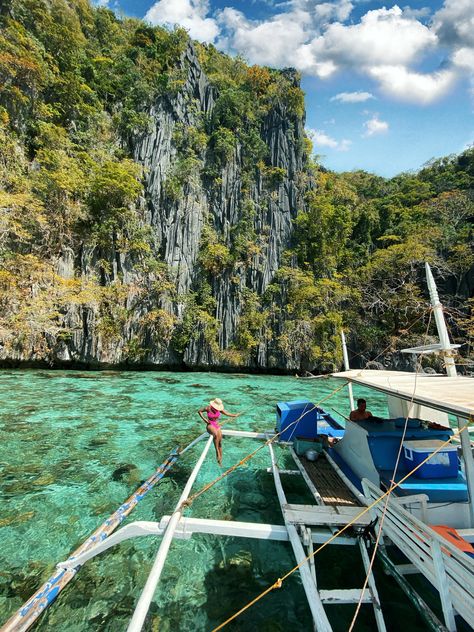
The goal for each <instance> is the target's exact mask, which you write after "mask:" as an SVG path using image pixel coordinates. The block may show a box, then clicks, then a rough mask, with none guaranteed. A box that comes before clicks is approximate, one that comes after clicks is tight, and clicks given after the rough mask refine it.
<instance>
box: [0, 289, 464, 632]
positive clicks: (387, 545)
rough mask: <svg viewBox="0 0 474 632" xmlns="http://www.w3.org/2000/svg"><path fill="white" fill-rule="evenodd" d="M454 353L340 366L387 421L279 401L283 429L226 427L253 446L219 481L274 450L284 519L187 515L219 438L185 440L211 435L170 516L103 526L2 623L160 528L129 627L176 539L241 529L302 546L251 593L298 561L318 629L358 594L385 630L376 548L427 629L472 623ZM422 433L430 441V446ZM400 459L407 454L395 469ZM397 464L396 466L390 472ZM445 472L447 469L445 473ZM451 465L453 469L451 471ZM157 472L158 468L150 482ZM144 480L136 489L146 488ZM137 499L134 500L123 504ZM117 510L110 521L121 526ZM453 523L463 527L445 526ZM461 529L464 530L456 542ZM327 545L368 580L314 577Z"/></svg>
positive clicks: (145, 606) (445, 343) (23, 617)
mask: <svg viewBox="0 0 474 632" xmlns="http://www.w3.org/2000/svg"><path fill="white" fill-rule="evenodd" d="M436 298H437V296H435V297H434V298H433V296H432V300H433V302H434V305H433V308H434V309H435V310H436V309H437V305H438V304H439V301H436V300H435V299H436ZM435 315H436V311H435ZM437 322H438V319H437ZM440 327H442V325H440V324H439V323H438V329H439V328H440ZM443 336H444V337H443ZM440 338H441V342H440V347H439V348H436V349H435V350H438V351H441V352H443V353H448V351H449V352H451V350H452V346H451V345H450V343H449V340H447V333H446V332H445V335H444V334H443V333H442V332H441V334H440ZM422 352H425V351H422ZM449 357H450V356H448V360H447V365H448V367H450V369H449V370H450V372H451V376H439V375H434V376H432V375H424V374H414V373H401V372H390V371H364V370H352V371H350V370H349V371H345V372H343V373H338V374H334V377H336V378H338V379H341V380H343V382H341V386H340V387H339V388H338V389H336V390H340V388H342V387H345V386H346V384H359V385H363V386H366V387H370V388H373V389H376V390H377V391H381V392H383V393H385V394H386V395H387V397H388V410H389V412H390V416H391V417H393V418H396V419H393V418H392V419H390V420H385V421H382V422H380V423H374V421H364V422H357V423H355V422H350V421H349V422H347V424H346V427H345V430H343V428H342V427H341V426H340V425H339V424H338V423H337V422H336V421H335V420H334V419H333V418H332V417H331V415H330V414H328V413H326V412H325V411H324V409H322V408H320V406H318V405H314V404H312V403H311V402H307V401H300V402H290V403H288V402H282V403H279V404H278V406H277V428H275V429H270V430H264V431H262V432H243V431H233V430H227V429H224V430H223V434H224V435H225V437H226V440H233V439H236V438H247V439H252V440H254V441H255V442H256V444H257V447H256V449H255V451H254V452H252V453H250V454H248V455H243V457H242V459H241V461H239V463H236V464H235V466H234V467H233V468H230V469H229V470H228V471H227V472H225V473H223V474H222V475H221V476H220V477H218V479H216V480H215V481H213V483H212V485H214V484H219V482H220V480H221V479H222V478H224V477H226V476H228V475H231V474H232V471H234V470H235V469H237V467H240V466H241V465H243V464H245V462H247V461H248V460H250V459H251V458H252V457H253V455H254V454H255V453H256V452H258V451H260V450H263V449H266V450H268V456H269V463H270V467H269V468H268V475H269V476H270V475H271V476H273V479H274V484H275V492H276V494H275V502H277V503H279V506H280V508H281V513H282V517H283V524H279V525H275V524H262V523H259V522H251V523H250V522H237V521H231V520H222V519H221V518H222V517H220V516H216V519H212V520H210V519H201V518H196V517H192V518H191V517H187V516H186V510H187V508H188V507H189V504H190V503H192V502H193V500H194V498H196V497H197V496H198V495H200V494H202V493H212V485H207V486H205V487H204V488H203V489H200V490H196V489H195V488H194V484H195V481H196V478H197V475H198V473H199V471H200V468H201V467H202V465H203V463H204V461H205V459H206V458H207V455H208V451H209V449H210V447H211V445H212V438H209V437H208V436H207V434H204V435H201V437H198V438H197V439H196V440H195V441H194V442H192V444H190V445H189V446H188V447H187V448H186V450H188V449H190V448H191V447H192V446H196V445H197V446H199V445H201V444H202V443H204V447H203V449H202V451H201V455H200V457H199V458H198V459H197V462H196V464H195V467H194V469H193V471H192V473H191V475H190V477H189V479H188V481H187V483H186V485H185V487H184V489H183V492H182V494H181V497H180V499H179V501H178V503H177V505H176V508H175V511H174V512H173V513H172V514H171V515H166V516H163V517H162V518H161V520H160V521H158V522H133V523H130V524H128V525H126V526H125V527H123V528H121V529H119V530H118V531H116V532H114V533H112V532H111V529H109V528H108V529H107V531H106V532H103V531H101V532H100V533H99V535H98V536H93V537H92V538H89V539H88V540H87V541H86V543H85V544H84V546H82V547H80V548H79V549H78V550H77V551H76V552H75V553H74V554H73V555H71V556H70V557H69V558H68V560H66V561H65V562H62V563H60V564H58V567H57V572H56V574H55V575H54V576H53V577H52V578H51V580H50V581H49V582H47V583H46V584H45V585H44V586H42V587H41V588H40V589H39V590H38V591H37V593H35V595H33V597H32V598H31V599H30V600H29V601H28V602H27V603H26V604H25V605H24V606H23V607H22V608H21V609H20V610H19V611H18V612H17V613H16V614H15V615H14V616H13V617H11V619H10V620H9V621H8V622H7V623H6V624H5V625H4V626H3V627H2V628H1V632H13V631H15V632H18V631H20V630H26V629H28V627H30V625H32V623H33V622H34V621H35V620H36V618H37V617H38V616H39V615H40V614H41V612H42V611H43V610H44V609H45V608H46V607H47V606H48V605H49V604H50V603H51V602H52V601H53V600H54V599H55V598H56V597H57V595H58V594H59V592H60V590H61V588H62V585H63V584H65V583H67V581H69V580H70V579H72V577H73V576H74V574H75V573H76V572H78V571H79V569H80V567H81V566H82V565H83V564H85V563H87V561H88V560H89V559H91V558H92V557H95V556H97V555H99V554H101V553H103V552H104V551H106V550H107V549H109V548H110V547H112V546H114V545H116V544H118V543H119V542H122V541H123V540H126V539H129V538H133V537H139V536H146V535H153V536H155V537H156V536H161V542H160V545H159V548H158V551H157V553H156V557H155V560H154V562H153V565H152V568H151V570H150V574H149V576H148V580H147V582H146V584H145V586H144V588H143V591H142V594H141V596H140V599H139V601H138V603H137V604H136V608H135V611H134V613H133V615H132V616H131V620H130V624H129V627H128V631H129V632H137V631H139V630H141V629H142V627H143V625H144V623H145V620H146V617H147V613H148V610H149V607H150V604H151V602H152V600H153V597H154V594H155V591H156V588H157V585H158V582H159V580H160V576H161V574H162V571H163V568H164V566H165V563H166V557H167V554H168V551H169V548H170V546H172V542H173V539H174V538H181V539H188V538H191V537H192V535H193V534H195V533H208V534H213V535H214V536H215V537H216V538H218V537H220V536H233V537H239V538H244V539H245V538H258V539H262V540H280V541H288V542H289V543H290V545H291V547H292V550H293V553H294V558H295V567H294V568H293V569H289V572H288V574H287V575H285V576H284V577H283V578H281V579H280V578H275V583H274V584H272V585H270V586H269V587H268V588H267V589H266V590H264V591H262V593H261V594H259V595H256V596H255V600H254V601H256V600H260V599H264V598H265V595H266V594H268V593H269V592H271V591H272V590H276V589H278V588H279V586H281V583H282V581H285V579H286V577H287V576H289V575H290V574H291V573H293V572H299V573H300V576H301V581H302V585H303V588H304V591H305V594H306V597H307V601H308V607H309V609H310V611H311V614H312V618H313V622H314V628H315V629H316V630H318V631H321V632H329V631H330V630H332V629H333V628H332V624H331V614H330V612H329V610H330V608H333V607H334V605H337V607H340V606H341V607H342V606H343V605H344V604H352V606H351V607H352V610H354V604H357V607H358V608H359V606H361V605H363V604H365V606H364V607H370V608H372V609H373V613H374V621H375V624H376V627H377V629H378V630H380V631H384V630H386V625H385V621H384V613H383V608H382V606H381V603H380V599H379V595H378V591H377V586H376V582H375V578H374V575H373V573H372V563H373V558H374V556H375V553H378V554H379V555H380V557H381V559H382V561H383V563H384V564H385V565H386V567H387V569H388V570H389V571H390V573H391V574H392V575H393V577H394V580H395V581H397V583H398V584H399V585H400V586H401V587H402V589H403V590H404V591H405V593H406V595H407V598H409V599H410V600H411V603H412V604H413V605H414V607H416V608H417V609H418V610H419V612H420V614H421V615H422V616H423V617H424V620H425V622H426V625H427V629H432V630H439V631H445V630H450V631H454V630H456V629H457V625H458V623H459V621H460V619H462V620H463V621H464V622H465V624H467V626H471V627H474V599H473V595H474V559H473V557H471V556H470V555H469V552H468V550H469V547H470V542H471V541H474V528H473V527H474V524H473V503H472V500H473V490H474V487H473V467H472V465H473V464H472V452H471V443H470V440H469V435H468V428H467V424H468V422H470V421H472V417H473V414H474V402H473V399H474V389H473V387H472V386H473V383H474V382H473V379H472V378H468V377H457V376H455V375H453V362H451V361H449ZM447 415H453V416H455V417H457V419H458V428H457V429H454V430H453V429H452V428H451V427H450V426H449V423H448V417H447ZM420 420H422V421H420ZM328 437H329V438H330V439H339V441H338V442H337V443H335V444H334V443H333V442H332V441H329V440H327V438H328ZM324 438H325V439H326V440H324ZM456 438H460V440H461V443H460V447H461V451H462V462H461V466H460V467H458V461H457V447H455V448H454V452H453V447H452V441H453V439H456ZM433 441H434V442H438V443H433ZM404 442H405V445H403V443H404ZM416 442H418V444H417V443H416ZM426 442H429V443H430V444H429V445H428V446H427V445H426ZM276 443H279V445H280V446H281V447H283V448H284V449H286V450H288V451H289V453H290V454H291V457H292V459H293V462H294V467H293V468H292V469H289V470H288V469H285V470H283V469H281V468H280V467H279V465H278V462H277V459H276V458H275V450H274V446H275V444H276ZM323 444H325V449H324V450H323V449H322V448H323ZM308 448H313V452H316V453H317V454H319V458H317V460H316V461H312V460H311V459H309V458H306V456H305V454H306V455H307V456H311V450H310V451H309V452H308ZM418 448H419V449H418ZM183 452H184V451H182V452H181V454H182V453H183ZM414 455H415V456H414ZM420 455H421V456H420ZM399 456H400V458H399ZM176 458H179V454H178V453H173V454H172V455H170V457H169V458H168V460H167V461H165V464H163V467H162V470H163V469H165V466H166V469H169V467H170V466H171V465H172V463H173V462H174V460H176ZM410 458H411V459H413V466H412V465H411V462H410ZM416 459H418V461H417V460H416ZM397 461H399V465H398V467H397V468H395V464H396V462H397ZM430 462H431V463H430ZM170 464H171V465H170ZM430 468H431V469H430ZM433 468H434V469H433ZM394 469H396V470H397V471H396V472H394ZM440 473H441V474H443V476H441V477H440ZM446 473H447V474H448V475H447V476H444V474H446ZM417 474H418V476H417ZM420 474H421V476H420ZM293 475H296V476H301V477H302V479H303V480H304V481H305V483H306V485H307V488H308V490H309V492H310V494H312V497H313V499H314V502H313V503H312V504H310V505H295V504H291V503H289V502H288V500H287V498H286V495H285V484H284V480H285V478H286V477H289V476H293ZM154 481H155V479H152V482H153V484H154ZM142 488H143V486H142ZM142 488H141V492H140V493H143V489H142ZM139 491H140V490H139ZM146 491H148V488H147V489H146ZM140 493H139V494H138V495H139V496H140ZM135 497H136V495H134V496H132V498H135ZM129 505H130V503H126V510H127V511H128V509H129ZM116 513H117V512H116ZM122 513H123V512H122ZM119 514H120V511H119ZM114 515H115V514H114ZM120 515H121V514H120ZM120 521H121V520H117V519H114V520H112V522H113V524H114V526H117V525H118V524H119V523H120ZM109 522H110V521H106V523H109ZM109 526H110V525H109ZM433 527H436V528H433ZM447 527H450V528H451V529H455V531H449V529H448V528H447ZM453 533H454V536H453V537H451V536H452V534H453ZM450 537H451V539H449V538H450ZM456 538H459V542H457V543H456ZM369 540H370V541H371V543H372V545H371V546H372V554H371V555H369V551H368V548H367V543H368V541H369ZM329 544H337V545H352V548H353V550H354V551H356V552H357V554H360V556H361V559H362V563H363V566H364V568H365V572H366V581H365V582H364V584H363V585H362V586H354V587H353V588H352V589H342V588H341V589H334V590H322V589H320V588H319V587H318V574H320V573H321V572H324V569H323V570H322V571H321V569H320V568H319V567H318V552H319V551H320V550H321V549H322V548H324V547H325V546H327V545H329ZM394 549H396V550H398V552H399V553H402V554H403V556H404V558H405V559H404V560H403V561H401V562H400V561H399V560H398V561H396V562H394V559H393V557H392V556H391V555H390V552H391V551H393V550H394ZM473 552H474V549H473ZM415 573H416V574H419V575H422V576H423V577H424V578H425V579H426V581H427V582H429V584H431V585H432V586H433V587H434V588H435V589H436V591H437V592H438V594H439V600H440V610H441V612H442V619H443V621H441V620H440V618H439V617H437V615H436V614H435V613H433V612H432V611H431V610H430V609H429V608H428V606H427V605H426V603H425V602H424V601H423V599H422V597H421V596H420V595H419V594H417V593H416V592H415V590H414V588H413V587H412V586H411V585H410V583H409V580H408V579H407V576H409V575H411V574H415ZM66 580H67V581H66ZM252 603H253V601H252V602H251V603H249V604H242V605H243V609H242V610H240V611H239V612H237V613H233V612H229V613H228V614H229V616H228V619H227V620H225V621H223V622H222V625H220V626H218V627H217V628H215V630H218V629H221V628H222V627H225V625H226V624H227V623H228V622H229V621H231V620H233V619H235V618H236V617H238V616H239V614H240V612H242V611H243V610H245V609H247V608H249V607H252ZM357 611H358V609H357V610H356V614H355V616H354V619H353V621H355V618H356V616H357Z"/></svg>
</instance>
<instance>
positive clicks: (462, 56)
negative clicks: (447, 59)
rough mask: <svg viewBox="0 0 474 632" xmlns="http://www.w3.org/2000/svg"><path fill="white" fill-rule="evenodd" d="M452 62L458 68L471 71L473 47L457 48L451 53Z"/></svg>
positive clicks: (473, 61)
mask: <svg viewBox="0 0 474 632" xmlns="http://www.w3.org/2000/svg"><path fill="white" fill-rule="evenodd" d="M453 63H454V64H455V66H459V67H460V68H464V69H465V70H468V71H470V72H473V70H474V48H467V47H465V48H459V49H458V50H457V51H455V52H454V54H453Z"/></svg>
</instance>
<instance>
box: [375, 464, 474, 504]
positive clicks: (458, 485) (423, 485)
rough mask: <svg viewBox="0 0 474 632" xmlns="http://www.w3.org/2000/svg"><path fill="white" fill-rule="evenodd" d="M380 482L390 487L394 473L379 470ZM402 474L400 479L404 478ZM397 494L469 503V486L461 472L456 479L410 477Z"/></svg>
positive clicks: (433, 501)
mask: <svg viewBox="0 0 474 632" xmlns="http://www.w3.org/2000/svg"><path fill="white" fill-rule="evenodd" d="M379 473H380V481H381V483H383V485H384V486H385V487H387V488H388V487H389V486H390V484H391V483H390V481H391V478H392V475H393V471H390V470H379ZM402 474H403V473H401V474H400V475H399V477H398V478H399V479H400V478H402ZM396 491H397V494H398V495H401V496H411V495H412V494H426V495H427V496H428V498H429V502H432V503H437V502H457V503H459V502H467V501H468V500H469V496H468V493H467V484H466V479H465V477H464V475H463V474H462V473H461V472H459V474H458V475H457V477H456V478H415V477H414V476H410V478H407V480H406V481H404V482H403V483H402V484H401V485H400V486H399V487H398V488H397V490H396Z"/></svg>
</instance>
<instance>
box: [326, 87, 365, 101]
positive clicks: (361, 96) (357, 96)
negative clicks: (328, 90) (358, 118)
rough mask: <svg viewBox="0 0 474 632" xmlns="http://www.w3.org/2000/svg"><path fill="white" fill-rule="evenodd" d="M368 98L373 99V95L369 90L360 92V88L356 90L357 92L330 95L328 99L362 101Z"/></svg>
mask: <svg viewBox="0 0 474 632" xmlns="http://www.w3.org/2000/svg"><path fill="white" fill-rule="evenodd" d="M369 99H375V97H374V95H373V94H371V93H370V92H362V91H361V90H358V91H357V92H340V93H339V94H336V95H335V96H333V97H331V98H330V99H329V100H330V101H340V102H341V103H363V102H364V101H368V100H369Z"/></svg>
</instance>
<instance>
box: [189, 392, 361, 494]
mask: <svg viewBox="0 0 474 632" xmlns="http://www.w3.org/2000/svg"><path fill="white" fill-rule="evenodd" d="M347 384H348V382H344V383H343V384H342V385H341V386H338V387H337V388H335V389H334V390H333V391H331V393H329V394H328V395H326V396H325V397H323V398H322V399H320V400H319V401H318V403H317V404H314V405H313V407H312V408H310V409H309V410H305V411H303V413H302V414H301V415H300V416H299V417H298V419H296V420H295V421H293V422H292V423H291V424H288V426H286V427H285V430H284V431H283V430H282V431H281V432H277V433H276V434H275V435H273V437H270V438H269V439H267V441H265V443H262V445H261V446H259V447H258V448H257V449H256V450H254V451H253V452H250V453H249V454H247V456H245V457H244V458H243V459H241V460H240V461H239V462H238V463H236V464H235V465H233V466H232V467H230V468H229V469H228V470H226V471H225V472H223V473H222V474H221V475H220V476H218V477H217V478H215V479H214V480H213V481H211V482H210V483H207V484H206V485H204V487H202V488H201V489H200V490H199V491H197V492H196V493H195V494H193V495H192V496H189V498H188V499H187V500H185V501H184V502H183V503H182V505H181V507H189V506H190V505H191V504H192V503H193V502H194V501H195V500H196V498H198V497H199V496H201V495H202V494H204V492H207V491H208V490H209V489H211V487H214V485H215V484H216V483H218V482H219V481H221V480H222V479H224V478H226V477H227V476H228V475H229V474H231V473H232V472H234V471H235V470H236V469H237V468H238V467H240V466H241V465H243V464H244V463H247V461H250V459H252V458H253V457H254V456H255V455H256V454H257V453H258V452H260V450H262V449H263V448H265V447H266V446H267V445H268V444H270V443H273V442H274V441H275V440H276V439H277V438H278V437H279V436H280V435H281V434H282V432H286V431H287V430H288V428H291V426H294V425H296V424H298V423H299V422H300V421H301V419H302V418H303V417H304V416H305V415H307V414H309V413H310V412H311V411H313V410H315V409H316V408H318V407H319V405H320V404H322V403H323V402H325V401H326V400H328V399H330V398H331V397H333V396H334V395H335V394H336V393H338V392H339V391H341V390H342V389H343V388H345V387H346V386H347Z"/></svg>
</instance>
